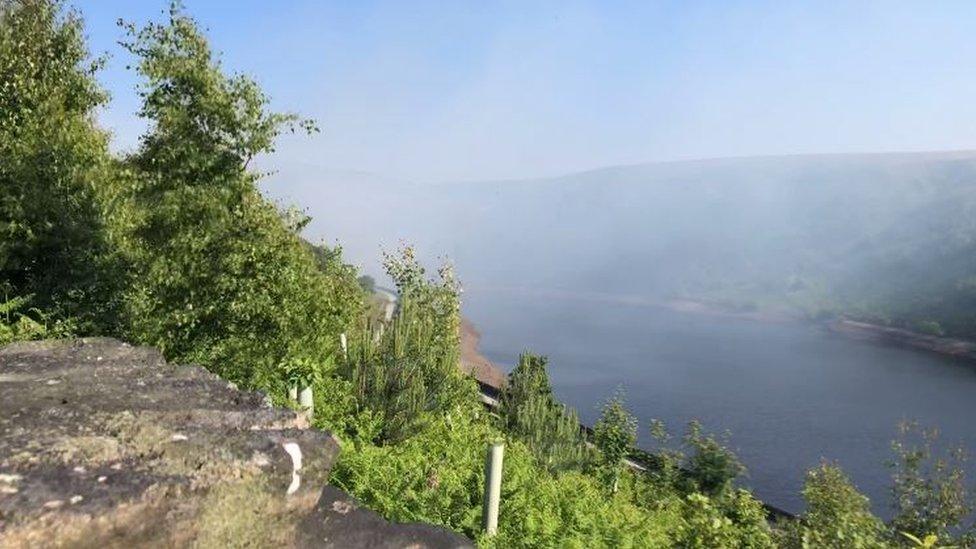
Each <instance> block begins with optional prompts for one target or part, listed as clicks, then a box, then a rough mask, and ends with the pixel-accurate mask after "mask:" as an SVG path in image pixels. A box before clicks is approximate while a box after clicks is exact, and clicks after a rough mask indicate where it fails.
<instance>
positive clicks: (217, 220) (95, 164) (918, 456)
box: [0, 0, 971, 548]
mask: <svg viewBox="0 0 976 549" xmlns="http://www.w3.org/2000/svg"><path fill="white" fill-rule="evenodd" d="M123 27H124V33H125V36H126V39H125V40H124V41H123V45H124V47H125V48H126V50H127V51H128V52H129V53H131V54H132V55H133V56H134V57H135V58H136V60H137V62H136V63H135V68H136V70H137V71H138V73H139V75H140V77H141V79H142V83H141V85H140V88H139V94H140V97H142V99H143V106H142V109H141V111H140V114H141V116H142V117H144V118H145V119H146V120H147V121H148V122H149V129H148V130H147V132H146V134H145V135H144V136H143V137H142V140H141V143H140V146H139V148H138V149H137V150H136V151H135V152H134V153H132V154H131V155H128V156H124V157H120V156H116V155H113V154H111V153H110V152H109V149H108V136H107V135H106V133H105V132H104V131H102V130H101V129H99V128H98V126H97V125H96V124H95V121H94V112H95V109H97V108H98V107H99V106H101V105H103V104H104V102H105V99H106V98H105V94H104V93H103V92H102V91H101V90H100V88H99V86H98V83H97V80H96V75H97V71H98V69H99V67H100V66H101V64H102V63H101V61H100V60H94V61H93V60H91V59H90V57H89V55H88V53H87V51H86V47H85V43H84V39H83V36H84V34H83V27H82V22H81V19H80V17H79V16H78V15H77V14H75V13H74V12H71V11H69V10H66V9H65V8H64V7H63V6H62V4H61V3H59V2H57V1H56V0H0V230H2V231H3V239H2V240H0V285H2V290H3V296H4V298H3V301H2V302H0V343H7V342H9V341H13V340H20V339H36V338H41V337H58V336H67V335H112V336H118V337H122V338H125V339H127V340H130V341H133V342H135V343H140V344H148V345H154V346H157V347H159V348H160V349H162V350H163V352H164V353H165V354H166V356H167V358H169V359H172V360H177V361H182V362H197V363H200V364H202V365H204V366H206V367H207V368H209V369H211V370H212V371H214V372H217V373H219V374H220V375H222V376H224V377H225V378H227V379H229V380H232V381H234V382H237V383H239V384H242V385H243V386H245V387H248V388H257V389H262V390H264V391H266V392H267V393H268V394H269V395H270V396H271V398H272V399H273V400H275V401H276V402H278V403H279V404H286V403H288V388H289V387H291V386H294V385H303V386H304V385H311V386H312V387H313V389H314V395H315V403H314V404H315V407H314V409H315V415H314V417H313V418H312V421H313V423H314V425H315V426H317V427H321V428H326V429H329V430H331V431H333V432H334V433H335V434H336V435H337V436H338V437H339V438H340V439H341V440H342V441H343V450H342V454H341V458H340V461H339V463H338V464H337V466H336V468H335V470H334V473H333V482H335V484H337V485H338V486H340V487H343V488H345V489H347V490H349V491H350V492H352V493H353V494H355V495H356V496H357V497H358V498H359V499H360V500H362V502H363V503H364V504H366V505H367V506H369V507H372V508H374V509H376V510H377V511H379V512H380V513H382V514H383V515H385V516H386V517H389V518H391V519H395V520H417V521H427V522H432V523H436V524H441V525H444V526H447V527H449V528H453V529H456V530H458V531H461V532H464V533H465V534H467V535H469V536H471V537H472V538H475V539H477V540H478V541H479V543H480V544H482V545H484V546H488V547H522V546H525V547H601V546H613V547H669V546H670V547H689V548H690V547H701V548H706V547H707V548H714V547H750V548H753V547H755V548H762V547H772V546H775V545H777V544H778V545H784V546H789V547H792V546H796V547H812V546H817V547H876V546H888V545H898V544H903V545H904V544H910V543H917V544H918V545H919V546H934V545H935V544H936V543H938V542H940V540H949V541H952V542H956V541H957V540H958V541H959V542H960V543H968V541H969V540H970V539H971V538H970V537H967V536H968V535H969V534H968V533H967V532H968V531H967V532H962V526H961V524H960V523H961V522H962V521H963V519H964V518H965V517H966V516H967V515H968V511H969V509H970V508H971V506H970V503H969V499H968V494H967V493H966V491H965V489H964V487H963V483H962V477H961V474H960V473H959V469H958V466H957V465H956V464H955V463H954V462H952V461H946V460H944V459H943V458H941V457H936V456H935V453H934V452H933V450H932V448H931V446H929V445H928V444H927V443H926V444H923V445H921V446H915V445H907V444H902V445H899V446H897V447H896V450H897V451H898V455H899V461H898V462H897V464H896V465H895V489H894V493H895V496H896V500H897V506H898V507H897V511H898V512H897V516H896V518H895V520H894V521H893V522H892V524H891V525H887V526H886V525H883V524H882V523H881V522H880V521H879V520H878V519H876V518H875V517H873V516H872V515H871V514H870V512H869V510H868V505H867V501H866V499H865V498H864V497H863V496H861V495H860V494H858V493H857V492H856V490H855V489H854V488H853V486H851V484H850V482H849V481H848V480H847V479H846V477H844V475H843V473H842V472H841V471H840V470H838V469H836V468H834V467H831V466H827V465H824V466H822V467H821V468H819V469H816V470H815V471H812V472H811V473H810V475H809V478H808V482H807V487H806V489H805V491H804V495H805V497H806V499H807V502H808V506H809V509H808V512H807V514H806V515H805V517H804V520H803V521H802V522H799V521H794V522H790V523H788V524H785V525H782V526H781V527H779V528H777V529H772V528H770V526H769V524H768V523H767V521H766V516H765V511H764V509H763V507H762V505H761V504H760V503H759V502H758V501H757V500H756V499H755V498H754V497H752V495H751V494H749V492H747V491H745V490H743V489H741V488H738V487H736V486H735V479H736V477H737V476H738V475H739V474H741V472H742V466H741V464H740V463H739V461H738V460H737V459H736V457H735V456H734V454H733V453H732V452H731V451H729V450H728V448H727V447H726V446H725V445H724V444H723V442H722V441H721V440H720V439H718V438H715V437H714V436H711V435H707V434H704V433H703V432H702V430H701V427H700V426H699V425H698V424H697V423H693V424H692V425H691V426H689V430H688V434H687V435H686V436H685V437H684V438H683V439H682V444H683V445H684V447H685V449H687V450H690V453H689V457H687V458H686V457H684V452H683V451H677V450H671V449H668V448H666V447H665V448H661V449H660V451H658V452H656V453H654V454H646V455H645V457H646V458H647V459H646V461H647V462H648V463H649V464H650V470H649V471H646V472H638V471H635V470H633V469H631V468H628V467H626V466H625V464H624V458H625V457H626V456H628V455H633V454H634V453H635V449H634V444H635V442H636V438H637V432H638V425H637V421H636V419H635V418H634V417H633V416H631V415H630V413H629V412H628V411H627V410H626V408H625V406H624V403H623V400H622V399H621V398H619V397H616V396H615V397H613V398H611V399H610V400H609V401H608V403H607V405H606V406H605V408H604V410H603V415H602V417H601V419H600V421H599V422H598V423H597V425H596V426H595V428H594V431H593V435H592V437H591V440H587V437H585V436H584V434H583V433H582V432H581V430H580V427H579V423H578V419H577V416H576V413H575V412H574V411H572V410H570V409H568V408H567V407H566V406H564V405H563V404H561V403H560V402H559V401H558V400H557V399H556V398H555V396H554V395H553V392H552V389H551V386H550V383H549V377H548V372H547V371H546V367H547V360H546V359H545V357H540V356H535V355H532V354H529V353H526V354H524V355H523V356H522V357H521V359H520V361H519V364H518V366H517V367H516V368H515V370H514V371H513V372H512V374H511V376H510V377H509V383H508V386H507V387H506V388H505V389H504V390H503V391H502V394H501V406H500V409H499V410H498V411H497V413H492V412H489V411H487V410H486V409H485V408H484V407H482V406H481V404H480V403H479V401H478V399H477V393H476V391H477V387H476V385H475V383H474V381H473V380H471V379H469V378H466V377H464V376H463V375H462V374H461V373H460V370H459V368H458V361H459V325H460V320H461V319H460V301H459V295H460V290H459V286H458V283H457V281H456V280H455V278H454V275H453V272H452V271H451V269H450V268H449V267H445V268H442V269H441V270H440V271H439V272H438V276H437V277H436V278H435V279H431V278H429V277H428V275H427V274H426V272H425V271H424V269H423V268H422V267H421V266H420V265H419V264H418V262H417V261H416V259H415V256H414V254H413V250H412V249H410V248H406V249H404V250H402V251H401V253H400V254H398V255H389V256H387V258H386V263H385V265H386V270H387V274H388V275H389V276H390V278H391V279H392V280H393V281H394V283H395V284H396V287H397V290H398V292H399V301H398V304H397V310H396V313H395V315H394V317H393V319H392V320H390V321H388V322H387V321H385V320H379V319H377V318H375V315H373V314H370V312H369V311H368V309H367V307H366V303H367V302H368V300H369V296H368V295H367V293H366V290H369V289H371V288H372V286H373V281H372V280H371V279H368V278H363V277H360V276H359V273H357V272H356V270H355V269H354V268H352V267H350V266H349V265H346V264H344V263H343V261H342V254H341V249H339V248H329V247H325V246H315V245H312V244H309V243H308V242H306V241H305V240H303V239H302V237H301V235H300V233H301V230H302V228H303V227H304V226H305V225H306V224H307V223H308V218H307V217H306V216H304V215H302V214H300V213H298V212H297V211H296V210H286V211H282V210H279V209H278V208H276V207H275V206H274V205H273V204H271V203H270V202H269V201H268V200H266V199H265V198H264V197H263V196H262V195H261V194H260V192H259V191H258V189H257V186H256V182H257V180H258V175H257V174H256V173H255V172H253V171H251V170H250V169H249V163H250V161H251V160H252V159H253V158H254V157H255V156H257V155H261V154H265V153H269V152H271V151H272V150H273V145H274V141H275V138H276V136H277V135H278V134H279V133H281V132H283V131H294V130H296V129H300V130H305V131H314V125H313V124H312V123H311V122H309V121H304V120H300V119H299V118H297V117H296V116H294V115H290V114H278V113H272V112H269V111H268V99H267V97H266V96H265V95H264V94H263V93H262V92H261V90H260V89H259V88H258V86H257V85H256V84H255V83H254V82H253V81H252V80H250V79H248V78H246V77H244V76H240V75H235V76H227V75H226V74H225V73H224V71H223V69H222V68H221V66H220V64H219V62H218V61H216V58H215V56H214V54H213V53H212V52H211V50H210V48H209V46H208V44H207V41H206V39H205V37H204V36H203V34H202V33H201V31H200V29H199V27H198V26H197V24H196V23H195V22H194V21H193V19H191V18H190V17H188V16H187V15H186V14H185V13H184V12H183V11H182V10H181V9H180V7H179V6H178V5H174V6H173V7H172V8H171V10H170V12H169V16H168V18H167V19H166V21H164V22H162V23H149V24H148V25H146V26H143V27H138V26H136V25H132V24H126V25H123ZM343 335H344V339H345V341H347V342H348V348H343V346H342V345H341V344H340V341H342V340H343ZM652 434H654V435H655V437H656V438H657V439H658V440H660V441H664V442H666V441H667V438H668V437H667V434H666V431H665V430H664V428H663V426H662V425H660V424H654V425H653V426H652ZM495 440H505V441H506V443H507V451H506V460H505V469H504V471H505V472H504V481H503V485H502V492H503V493H502V512H501V521H500V525H499V527H500V529H499V533H498V535H497V536H496V537H493V538H486V537H483V535H482V534H481V532H480V526H479V525H480V512H481V495H482V490H483V484H484V468H483V459H484V450H485V448H486V446H487V444H488V443H489V442H490V441H495ZM590 443H592V447H591V446H590ZM218 495H219V494H218ZM246 496H247V494H245V493H242V494H238V495H234V497H235V498H240V497H246ZM230 501H232V500H230ZM210 512H211V514H213V515H214V517H215V518H213V519H212V520H218V521H219V517H221V516H222V515H221V513H224V514H226V513H227V512H229V509H224V508H215V509H211V510H210ZM235 531H236V530H235ZM211 533H212V534H214V535H217V536H218V537H220V536H221V535H222V533H221V531H216V530H215V531H214V532H211ZM227 535H231V534H227ZM235 535H248V536H249V535H251V533H248V532H246V531H242V532H240V533H237V534H235ZM255 535H258V534H255ZM260 535H262V536H269V537H268V538H267V539H272V538H273V537H274V533H273V532H262V533H260Z"/></svg>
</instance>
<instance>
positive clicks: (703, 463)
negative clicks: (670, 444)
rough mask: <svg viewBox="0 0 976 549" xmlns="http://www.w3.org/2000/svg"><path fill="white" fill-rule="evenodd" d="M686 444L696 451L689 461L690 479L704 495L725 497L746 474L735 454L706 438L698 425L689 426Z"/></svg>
mask: <svg viewBox="0 0 976 549" xmlns="http://www.w3.org/2000/svg"><path fill="white" fill-rule="evenodd" d="M684 442H685V445H686V446H688V447H689V448H691V449H692V451H693V452H692V454H691V457H690V458H689V459H688V465H687V470H688V477H689V478H690V479H691V480H692V482H694V484H695V487H696V489H697V490H698V491H700V492H702V493H704V494H707V495H711V496H718V495H721V494H723V493H724V492H725V491H726V490H728V489H729V488H730V487H731V486H732V482H733V481H734V480H735V479H736V478H738V476H739V475H741V474H742V473H743V472H745V467H744V466H743V465H742V463H741V462H740V461H739V458H738V457H736V455H735V454H734V453H733V452H732V450H730V449H728V448H727V447H726V446H725V445H724V444H722V443H721V442H720V441H719V440H718V439H716V438H715V437H714V436H713V435H706V434H703V433H702V428H701V424H700V423H699V422H698V421H692V422H691V423H689V424H688V432H687V434H685V437H684Z"/></svg>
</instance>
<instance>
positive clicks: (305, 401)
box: [298, 387, 315, 416]
mask: <svg viewBox="0 0 976 549" xmlns="http://www.w3.org/2000/svg"><path fill="white" fill-rule="evenodd" d="M298 406H300V407H301V409H302V410H307V411H308V415H310V416H311V415H312V414H313V412H314V407H315V405H314V404H313V403H312V388H311V387H302V392H300V393H298Z"/></svg>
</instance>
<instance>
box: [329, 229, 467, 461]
mask: <svg viewBox="0 0 976 549" xmlns="http://www.w3.org/2000/svg"><path fill="white" fill-rule="evenodd" d="M384 266H385V268H386V272H387V274H388V275H389V276H390V278H391V279H393V282H394V284H395V285H396V287H397V290H398V292H399V301H398V303H397V310H396V314H395V315H394V318H393V320H392V322H391V323H390V325H389V326H387V325H386V324H385V323H383V322H377V323H376V324H375V325H374V326H371V327H370V329H367V330H363V331H362V332H361V337H360V338H359V341H357V342H354V345H353V347H352V349H351V350H350V353H349V362H348V364H346V367H345V372H344V374H345V375H346V376H347V378H348V379H350V380H351V381H352V384H353V387H354V391H355V395H356V400H357V402H358V403H359V407H360V412H372V413H376V414H378V415H379V417H380V418H381V422H380V425H381V427H380V429H379V433H378V434H377V438H376V440H375V442H378V443H382V444H390V443H395V442H397V441H400V440H402V439H404V438H406V437H407V436H409V435H410V434H412V433H413V432H415V431H417V430H420V429H422V426H423V424H424V423H426V422H427V420H429V419H430V417H431V416H432V415H437V414H443V413H448V412H449V411H452V410H455V409H458V408H461V409H466V408H470V407H471V406H476V402H477V393H476V388H475V385H474V383H473V381H472V380H470V379H466V378H464V377H463V376H462V375H461V372H460V369H459V364H460V335H459V329H460V323H461V305H460V286H459V285H458V283H457V280H456V279H455V278H454V272H453V270H452V269H451V268H450V266H449V265H445V266H443V267H442V268H441V269H440V270H439V271H438V278H437V279H428V277H427V275H426V271H425V270H424V268H423V267H422V266H421V265H420V264H419V263H418V262H417V259H416V256H415V253H414V250H413V249H412V248H409V247H407V248H404V249H403V250H401V251H400V254H399V255H389V254H388V255H387V256H386V260H385V262H384Z"/></svg>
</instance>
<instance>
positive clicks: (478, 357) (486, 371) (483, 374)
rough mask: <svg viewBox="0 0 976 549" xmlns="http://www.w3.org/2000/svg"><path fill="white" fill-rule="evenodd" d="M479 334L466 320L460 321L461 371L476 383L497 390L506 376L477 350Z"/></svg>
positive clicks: (503, 383)
mask: <svg viewBox="0 0 976 549" xmlns="http://www.w3.org/2000/svg"><path fill="white" fill-rule="evenodd" d="M480 342H481V333H479V332H478V329H477V328H475V326H474V324H473V323H472V322H471V321H470V320H468V319H467V318H462V319H461V371H462V372H464V373H466V374H471V375H472V376H473V377H474V378H475V379H476V380H478V383H481V384H483V385H488V386H491V387H494V388H496V389H499V388H501V387H503V386H504V385H505V383H506V382H507V381H508V375H507V374H506V373H505V372H504V371H503V370H502V369H501V368H499V367H498V365H496V364H495V363H493V362H492V361H490V360H488V358H486V357H485V356H484V355H482V354H481V352H480V351H479V350H478V344H479V343H480Z"/></svg>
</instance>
